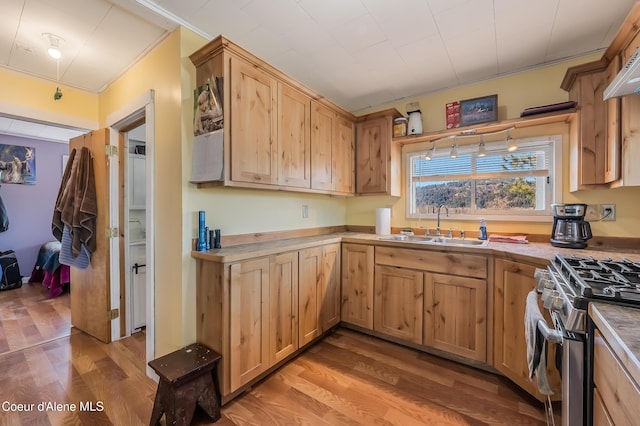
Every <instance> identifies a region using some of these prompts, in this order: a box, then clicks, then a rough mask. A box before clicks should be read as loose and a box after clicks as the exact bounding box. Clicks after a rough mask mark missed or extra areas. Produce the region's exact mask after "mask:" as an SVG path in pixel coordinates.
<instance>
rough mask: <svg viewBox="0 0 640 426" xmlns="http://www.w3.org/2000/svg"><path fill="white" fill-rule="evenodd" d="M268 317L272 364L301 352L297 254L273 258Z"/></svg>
mask: <svg viewBox="0 0 640 426" xmlns="http://www.w3.org/2000/svg"><path fill="white" fill-rule="evenodd" d="M270 263H271V276H270V280H269V300H270V301H269V317H270V321H271V322H270V324H271V326H270V327H269V331H270V333H271V334H270V349H269V353H270V356H271V363H272V364H275V363H276V362H278V361H280V360H282V359H284V358H286V357H287V356H289V355H291V354H292V353H294V352H295V351H296V350H297V349H298V252H297V251H295V252H291V253H284V254H279V255H277V256H273V258H272V259H271V262H270Z"/></svg>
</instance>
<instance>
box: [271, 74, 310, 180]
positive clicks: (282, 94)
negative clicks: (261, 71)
mask: <svg viewBox="0 0 640 426" xmlns="http://www.w3.org/2000/svg"><path fill="white" fill-rule="evenodd" d="M310 120H311V98H310V97H309V96H307V95H305V94H304V93H302V92H300V91H299V90H296V89H294V88H293V87H291V86H289V85H287V84H284V83H278V155H277V168H278V185H281V186H294V187H298V188H310V187H311V132H310V129H311V123H310Z"/></svg>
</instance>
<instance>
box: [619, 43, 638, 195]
mask: <svg viewBox="0 0 640 426" xmlns="http://www.w3.org/2000/svg"><path fill="white" fill-rule="evenodd" d="M639 47H640V34H637V35H636V36H635V37H634V39H633V40H632V41H631V43H629V45H628V46H627V47H626V48H625V49H624V51H623V52H622V63H623V64H626V63H627V61H628V60H629V58H630V57H631V56H632V55H633V54H634V53H635V52H636V50H637V49H638V48H639ZM620 102H621V106H620V108H621V113H620V115H621V118H620V121H621V128H622V136H621V141H622V153H621V157H622V161H621V162H622V165H621V169H622V170H621V174H622V184H623V185H624V186H639V185H640V167H638V158H640V96H635V95H633V96H623V97H622V98H621V99H620Z"/></svg>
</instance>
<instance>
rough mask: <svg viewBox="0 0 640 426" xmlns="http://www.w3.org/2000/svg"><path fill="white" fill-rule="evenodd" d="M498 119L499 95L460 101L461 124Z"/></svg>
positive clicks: (469, 124) (466, 124)
mask: <svg viewBox="0 0 640 426" xmlns="http://www.w3.org/2000/svg"><path fill="white" fill-rule="evenodd" d="M497 120H498V95H490V96H483V97H481V98H473V99H466V100H464V101H460V126H471V125H474V124H481V123H489V122H491V121H497Z"/></svg>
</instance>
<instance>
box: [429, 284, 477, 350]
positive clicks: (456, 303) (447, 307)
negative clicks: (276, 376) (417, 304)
mask: <svg viewBox="0 0 640 426" xmlns="http://www.w3.org/2000/svg"><path fill="white" fill-rule="evenodd" d="M424 293H425V297H424V300H425V306H424V324H425V326H424V344H425V345H426V346H430V347H433V348H436V349H440V350H443V351H446V352H449V353H452V354H456V355H460V356H463V357H465V358H469V359H473V360H476V361H480V362H486V360H487V347H486V346H487V281H486V280H485V279H479V278H468V277H459V276H455V275H445V274H431V273H425V290H424Z"/></svg>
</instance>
